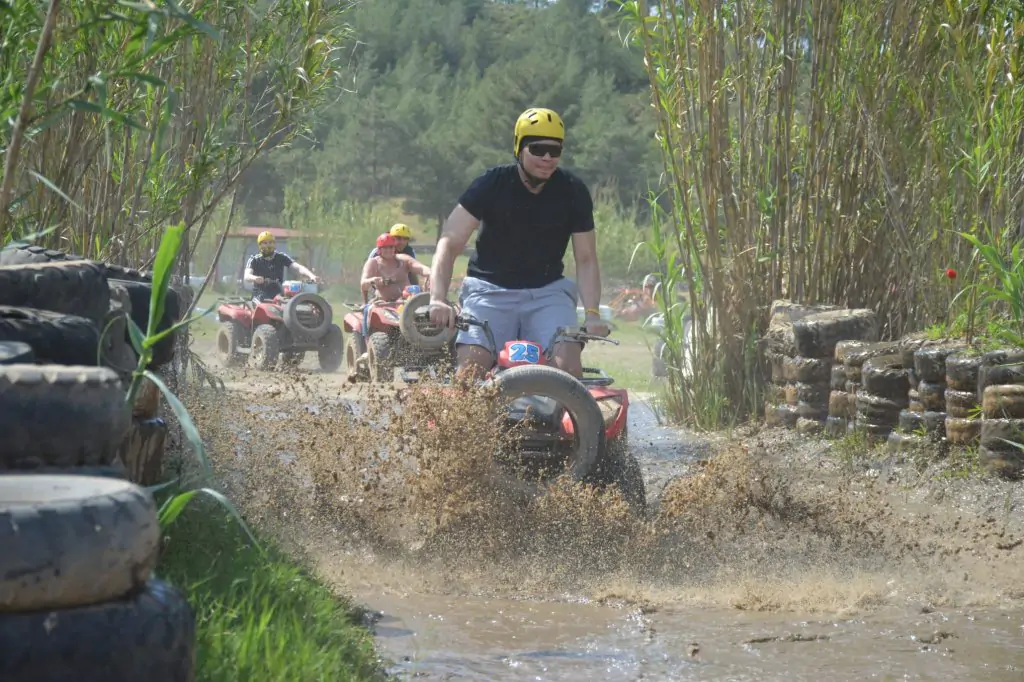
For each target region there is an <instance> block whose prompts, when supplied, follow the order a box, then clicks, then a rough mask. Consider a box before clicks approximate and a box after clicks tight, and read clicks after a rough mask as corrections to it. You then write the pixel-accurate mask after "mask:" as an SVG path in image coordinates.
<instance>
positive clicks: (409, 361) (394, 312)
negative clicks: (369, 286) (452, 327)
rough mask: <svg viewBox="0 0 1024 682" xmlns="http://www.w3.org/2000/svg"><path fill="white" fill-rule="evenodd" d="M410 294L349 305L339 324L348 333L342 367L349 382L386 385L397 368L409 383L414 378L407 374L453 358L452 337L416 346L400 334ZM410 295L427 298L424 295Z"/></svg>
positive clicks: (404, 334)
mask: <svg viewBox="0 0 1024 682" xmlns="http://www.w3.org/2000/svg"><path fill="white" fill-rule="evenodd" d="M418 288H419V287H416V289H418ZM412 291H415V289H413V290H412ZM410 294H411V291H410V288H408V287H407V288H406V290H405V291H403V294H402V299H400V300H398V301H387V302H383V301H378V302H374V303H363V304H361V305H360V304H352V305H351V312H349V313H348V314H346V315H345V318H344V320H343V321H342V325H343V326H344V329H345V331H346V332H348V341H347V343H346V346H345V364H346V367H347V369H348V375H349V379H350V380H352V381H373V382H386V383H389V382H391V381H392V380H393V378H394V371H395V369H396V368H398V369H401V370H402V375H403V376H402V378H403V380H405V381H407V382H410V383H411V382H412V381H415V377H414V376H412V375H410V373H409V372H410V371H417V370H422V369H424V368H426V367H430V366H437V365H447V364H450V362H451V359H452V358H454V357H455V336H454V334H452V335H451V336H450V338H448V339H447V340H446V342H445V343H441V344H436V343H430V342H428V343H427V344H423V345H416V344H414V343H412V342H410V341H409V338H410V337H409V336H408V335H407V334H406V333H405V332H403V331H402V310H403V309H404V306H405V305H406V304H407V303H408V301H409V300H411V299H410V298H409V296H410ZM412 295H414V296H423V295H426V296H427V297H429V293H427V292H423V293H420V294H412ZM364 358H365V359H364Z"/></svg>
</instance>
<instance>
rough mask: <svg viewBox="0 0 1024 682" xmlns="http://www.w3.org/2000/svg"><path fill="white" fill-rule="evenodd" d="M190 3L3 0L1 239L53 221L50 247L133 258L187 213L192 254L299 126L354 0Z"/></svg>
mask: <svg viewBox="0 0 1024 682" xmlns="http://www.w3.org/2000/svg"><path fill="white" fill-rule="evenodd" d="M185 5H186V7H182V5H181V4H179V3H178V2H166V3H126V2H120V1H119V0H95V1H91V2H63V3H62V2H59V1H58V0H50V2H48V3H39V2H33V1H31V0H15V1H14V2H4V3H0V35H2V36H3V40H0V81H2V87H0V120H2V121H3V122H4V123H3V124H0V149H3V150H4V157H5V158H4V164H3V167H4V178H3V182H2V185H0V243H6V242H7V241H9V240H10V239H11V238H16V237H18V236H20V235H22V234H23V233H25V232H40V231H43V230H45V229H46V228H48V227H51V226H53V227H56V229H55V230H53V231H52V232H51V233H49V234H47V235H46V236H45V237H44V239H43V240H42V241H43V243H45V244H46V245H47V246H52V247H57V248H63V249H67V250H71V251H75V252H77V253H80V254H82V255H85V256H89V257H95V258H103V259H107V260H112V261H115V262H123V263H126V264H133V265H136V264H138V263H139V262H146V261H149V260H151V258H152V256H153V255H154V253H155V247H156V243H157V240H158V237H159V235H158V230H159V228H160V227H161V226H163V225H165V224H167V223H178V222H181V223H184V224H185V226H186V230H187V234H189V235H190V239H189V247H188V248H186V249H185V250H184V252H185V254H186V255H187V254H188V253H189V252H190V251H191V245H192V244H194V243H195V241H196V239H197V238H198V237H199V236H201V233H202V231H203V229H204V227H205V225H206V221H207V219H208V218H209V216H210V213H211V211H212V210H213V209H214V208H215V207H216V205H217V204H218V203H219V202H220V201H221V200H222V199H223V198H224V197H225V196H226V195H227V194H228V192H229V190H230V189H231V187H233V186H234V185H235V184H236V182H237V180H238V178H239V176H240V175H241V173H242V172H244V171H245V169H246V168H247V167H248V166H249V165H250V164H251V163H252V162H253V161H254V160H255V159H256V158H257V157H258V156H259V155H260V154H262V153H264V152H266V151H267V150H268V149H270V148H273V147H275V146H280V145H282V144H287V143H288V142H289V140H291V139H293V138H294V137H295V136H296V135H300V134H303V132H304V131H305V130H306V127H307V125H308V122H309V119H310V117H311V115H312V114H313V112H315V110H316V109H317V108H319V107H320V106H322V105H323V104H324V101H325V97H326V96H327V93H328V90H329V88H330V87H331V86H332V85H333V83H334V80H335V75H336V66H337V63H338V62H337V57H338V54H337V49H338V47H339V44H340V42H341V41H342V40H343V39H344V38H345V37H346V35H347V34H346V29H345V26H344V24H343V23H342V22H341V19H342V16H343V13H344V11H345V9H346V7H347V3H345V2H334V1H333V0H312V1H309V2H307V1H305V0H283V1H281V2H274V3H264V2H258V1H256V0H237V1H228V2H225V1H224V0H194V1H193V2H189V3H185ZM45 6H48V9H47V11H45V12H44V11H42V9H43V7H45ZM186 8H187V9H186ZM8 122H12V123H13V125H9V124H8ZM185 262H187V258H186V259H185Z"/></svg>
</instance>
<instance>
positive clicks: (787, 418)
mask: <svg viewBox="0 0 1024 682" xmlns="http://www.w3.org/2000/svg"><path fill="white" fill-rule="evenodd" d="M799 418H800V415H799V413H797V410H796V406H795V405H776V406H775V418H774V419H773V420H772V421H773V422H774V424H776V425H778V426H784V427H786V428H787V429H792V428H794V427H795V426H796V420H797V419H799Z"/></svg>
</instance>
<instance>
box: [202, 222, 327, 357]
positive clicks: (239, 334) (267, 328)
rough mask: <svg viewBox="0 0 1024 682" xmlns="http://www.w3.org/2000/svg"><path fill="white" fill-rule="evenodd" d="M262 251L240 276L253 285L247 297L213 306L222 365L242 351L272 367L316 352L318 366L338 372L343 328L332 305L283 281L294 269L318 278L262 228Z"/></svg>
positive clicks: (317, 279) (314, 280)
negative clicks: (218, 327)
mask: <svg viewBox="0 0 1024 682" xmlns="http://www.w3.org/2000/svg"><path fill="white" fill-rule="evenodd" d="M256 241H257V244H258V245H259V248H260V252H259V253H258V254H255V255H253V257H252V258H250V259H249V263H248V264H247V265H246V268H245V275H244V279H245V281H247V282H252V283H253V296H252V299H250V300H241V301H235V302H231V303H224V304H222V305H221V306H219V307H218V308H217V317H218V319H219V320H220V323H221V326H220V329H219V330H218V332H217V352H218V354H219V355H220V357H221V360H222V361H223V362H224V364H225V365H226V366H232V365H237V364H239V363H240V362H241V360H242V358H243V354H244V352H245V351H248V353H249V364H250V365H252V366H253V367H256V368H257V369H270V368H272V367H274V366H276V365H277V363H278V361H279V360H280V361H283V362H284V363H285V364H289V365H298V364H299V363H301V362H302V359H303V357H304V356H305V354H306V352H307V351H316V353H317V356H318V359H319V361H320V368H321V369H322V370H324V371H325V372H334V371H336V370H337V369H338V368H339V367H340V366H341V363H342V359H343V357H344V350H345V342H344V337H343V335H342V331H341V328H340V327H339V326H338V325H336V324H334V323H333V319H332V317H333V312H332V309H331V306H330V304H329V303H328V302H327V301H326V300H325V299H324V298H323V297H321V296H319V295H318V294H314V293H311V292H303V290H302V288H303V287H302V283H301V282H298V281H295V280H286V279H285V273H286V270H287V269H288V267H290V266H291V267H294V268H295V269H296V270H298V271H299V272H300V273H301V274H303V275H305V276H306V277H307V278H308V279H309V280H311V281H312V282H314V283H316V282H318V281H319V278H317V276H316V275H315V274H313V272H312V271H310V270H309V269H308V268H306V267H304V266H302V265H300V264H299V263H297V262H295V261H294V260H293V259H292V258H291V257H289V256H288V255H287V254H285V253H281V252H278V251H276V250H275V247H276V245H275V241H274V236H273V235H272V234H271V233H270V232H262V233H260V235H259V237H258V238H257V240H256Z"/></svg>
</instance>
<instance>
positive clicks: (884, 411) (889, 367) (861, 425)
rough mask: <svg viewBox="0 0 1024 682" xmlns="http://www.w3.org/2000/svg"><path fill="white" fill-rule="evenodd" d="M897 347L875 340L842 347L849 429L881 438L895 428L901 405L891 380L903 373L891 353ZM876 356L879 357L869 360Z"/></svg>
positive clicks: (896, 380)
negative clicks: (875, 360) (843, 350)
mask: <svg viewBox="0 0 1024 682" xmlns="http://www.w3.org/2000/svg"><path fill="white" fill-rule="evenodd" d="M897 348H898V346H897V344H896V343H895V342H891V341H875V342H872V343H862V344H858V345H857V346H854V347H850V348H847V349H845V352H844V354H843V369H844V371H845V374H846V395H847V400H848V401H849V402H848V403H847V410H848V411H849V415H850V421H849V423H848V426H847V432H848V433H853V432H859V433H863V434H865V435H867V436H868V439H869V440H884V439H885V438H886V437H888V435H889V433H890V432H891V431H892V430H893V429H894V428H895V426H896V424H897V421H898V415H899V409H900V408H899V407H897V406H898V405H899V404H900V403H901V401H900V398H899V397H898V395H897V394H896V391H895V390H893V389H892V388H891V384H892V383H893V382H896V383H899V381H900V377H901V376H905V375H901V374H900V368H901V365H900V364H899V362H898V360H895V359H894V356H893V354H894V352H895V351H896V350H897ZM875 358H880V360H878V361H877V362H872V361H873V360H874V359H875ZM881 358H884V360H881ZM865 368H867V376H865ZM893 375H895V378H893ZM876 376H877V377H878V378H877V379H876V378H875V377H876ZM868 385H870V386H871V389H870V390H869V389H868V388H867V386H868ZM873 391H879V393H875V392H873ZM904 399H905V398H904Z"/></svg>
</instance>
